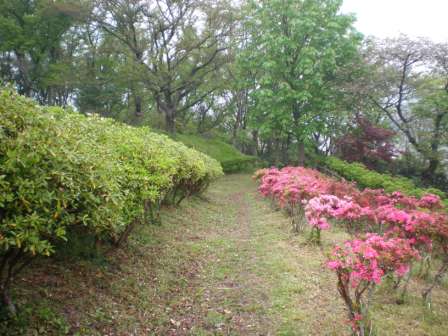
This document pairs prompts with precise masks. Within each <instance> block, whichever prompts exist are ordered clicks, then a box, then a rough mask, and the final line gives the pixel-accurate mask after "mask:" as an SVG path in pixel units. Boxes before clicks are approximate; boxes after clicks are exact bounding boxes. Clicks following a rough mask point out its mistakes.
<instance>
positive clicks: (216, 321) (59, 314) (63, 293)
mask: <svg viewBox="0 0 448 336" xmlns="http://www.w3.org/2000/svg"><path fill="white" fill-rule="evenodd" d="M255 190H256V185H255V183H254V182H252V181H251V180H250V177H249V176H248V175H231V176H226V177H224V178H223V179H221V180H220V181H219V182H217V183H216V184H214V185H213V186H212V187H211V189H210V190H209V191H208V192H207V193H206V194H205V196H204V197H203V198H193V199H190V200H187V201H186V202H185V203H184V204H183V205H182V206H181V207H180V208H178V209H174V208H167V209H165V210H164V211H163V223H164V224H163V226H162V227H155V226H148V227H145V228H142V229H141V230H140V231H139V232H138V234H136V235H134V239H133V240H132V241H131V243H130V246H129V247H128V248H126V249H124V250H120V251H118V252H116V254H114V255H112V256H109V257H108V258H107V259H105V260H95V261H91V262H85V261H84V262H72V263H67V262H60V263H56V264H55V263H53V264H51V265H50V264H48V265H46V267H45V268H44V269H43V270H41V271H38V272H37V273H32V272H29V273H28V274H26V275H25V276H24V278H23V280H22V285H25V288H24V289H22V290H21V292H22V295H23V294H27V295H28V299H27V301H23V302H22V304H21V307H22V315H23V316H25V317H26V316H28V317H29V320H28V321H26V319H25V318H22V321H19V322H22V324H23V325H24V327H23V328H22V330H20V329H19V327H18V325H19V323H16V325H15V326H14V328H12V326H11V325H10V326H9V327H10V329H9V332H7V333H6V332H5V329H3V330H1V329H0V334H2V332H3V333H6V334H7V335H35V334H40V335H45V334H47V335H63V334H64V333H70V334H77V335H198V336H199V335H344V334H347V327H346V325H345V324H344V323H343V320H344V318H345V315H344V306H343V304H342V301H341V300H340V298H339V296H338V293H337V291H336V287H335V276H334V274H333V273H331V272H330V271H328V270H326V269H325V268H324V267H323V266H322V265H323V262H324V260H325V259H324V257H323V255H322V253H321V252H320V250H319V248H317V247H315V246H310V245H307V244H306V243H305V239H304V238H303V237H297V236H294V235H292V234H291V233H290V231H289V220H288V219H287V218H286V217H285V216H284V215H283V214H282V213H281V212H279V211H273V210H272V209H271V208H270V206H269V204H268V203H267V202H266V201H265V200H262V199H260V198H259V197H258V196H257V194H256V191H255ZM345 238H346V236H345V234H343V233H341V232H339V231H337V230H336V231H332V232H325V233H324V234H323V240H324V242H325V243H324V247H323V249H324V250H326V249H328V248H329V245H330V244H331V243H332V242H336V241H341V240H343V239H345ZM42 263H43V264H45V263H46V262H45V261H42ZM98 264H99V265H100V268H98ZM419 287H421V284H420V283H418V282H413V283H412V285H411V288H412V289H413V291H412V293H411V296H410V299H409V302H408V303H406V304H404V305H396V304H395V303H394V300H393V295H391V294H390V291H389V290H388V288H387V286H383V288H381V290H380V291H379V293H377V296H376V302H377V304H376V305H375V307H374V311H373V316H374V320H375V324H376V326H377V328H378V330H379V332H378V334H379V335H398V334H399V335H446V330H447V328H448V293H447V291H446V288H445V289H444V290H441V289H437V290H435V293H434V308H433V309H434V310H433V311H432V312H430V311H428V310H426V309H425V308H424V307H423V306H422V305H421V303H420V301H419V299H418V291H417V289H418V288H419ZM22 297H23V296H22ZM31 309H33V310H32V311H33V313H31ZM29 324H31V325H32V327H29V326H28V327H25V325H29ZM14 330H16V332H15V331H14Z"/></svg>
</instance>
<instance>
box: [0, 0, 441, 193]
mask: <svg viewBox="0 0 448 336" xmlns="http://www.w3.org/2000/svg"><path fill="white" fill-rule="evenodd" d="M341 4H342V0H269V1H267V0H245V1H231V0H205V1H204V0H184V1H178V0H77V1H75V0H54V1H49V0H15V1H6V0H0V78H1V81H2V82H3V83H4V84H10V85H13V86H14V87H15V88H16V89H17V91H18V92H19V93H21V94H23V95H26V96H29V97H33V98H34V99H36V100H37V101H38V102H39V103H41V104H47V105H60V106H72V107H73V108H75V109H77V110H79V111H80V112H82V113H86V114H87V113H97V114H100V115H102V116H106V117H112V118H115V119H118V120H121V121H124V122H127V123H130V124H134V125H149V126H151V127H153V128H160V129H165V130H166V131H167V132H169V133H175V132H195V133H201V134H205V133H209V132H217V133H219V134H224V135H225V136H226V137H227V138H228V140H229V141H231V142H232V143H233V144H234V145H236V146H237V147H239V148H240V149H241V150H242V151H244V152H246V153H249V154H256V155H258V156H260V157H261V158H263V159H264V160H265V161H266V162H268V163H269V164H278V165H285V164H288V163H304V162H305V160H306V159H308V160H310V158H312V157H313V156H314V155H321V154H324V155H328V154H337V155H339V156H341V157H343V158H345V159H347V160H349V161H361V162H364V163H366V164H367V165H368V166H369V167H371V168H374V169H377V170H383V171H384V170H387V171H392V172H398V173H402V174H405V175H408V176H413V177H416V176H417V177H419V178H421V181H422V183H424V184H437V185H439V187H440V184H448V183H447V182H446V178H445V176H446V172H445V169H446V168H445V162H444V159H445V158H446V147H447V143H448V43H436V42H433V41H429V40H422V39H410V38H408V37H406V36H400V37H397V38H394V39H386V40H379V39H374V38H364V37H363V36H362V35H361V34H360V33H359V32H357V31H356V30H355V29H354V28H353V22H354V20H355V18H354V17H353V16H351V15H345V14H342V13H341V11H340V9H341ZM445 188H446V186H445Z"/></svg>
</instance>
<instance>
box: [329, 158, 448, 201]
mask: <svg viewBox="0 0 448 336" xmlns="http://www.w3.org/2000/svg"><path fill="white" fill-rule="evenodd" d="M324 164H325V165H326V166H327V167H328V168H329V169H331V170H332V171H335V172H336V173H338V174H339V175H341V176H343V177H344V178H346V179H347V180H349V181H355V182H356V183H357V184H358V185H359V187H361V188H370V189H384V190H385V191H386V192H394V191H401V192H403V193H404V194H406V195H409V196H416V197H422V196H424V195H425V194H435V195H438V196H440V197H441V198H443V199H446V194H445V193H444V192H443V191H441V190H439V189H436V188H425V189H423V188H417V187H416V186H415V184H414V183H413V182H412V180H410V179H408V178H406V177H399V176H392V175H389V174H380V173H377V172H375V171H372V170H369V169H367V168H366V167H365V166H364V165H363V164H361V163H348V162H345V161H342V160H340V159H337V158H335V157H329V158H327V159H326V160H325V162H324Z"/></svg>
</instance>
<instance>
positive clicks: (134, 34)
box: [94, 0, 232, 132]
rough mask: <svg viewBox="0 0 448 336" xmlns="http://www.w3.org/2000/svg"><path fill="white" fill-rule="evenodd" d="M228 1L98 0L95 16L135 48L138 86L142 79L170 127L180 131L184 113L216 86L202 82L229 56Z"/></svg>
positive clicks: (117, 36)
mask: <svg viewBox="0 0 448 336" xmlns="http://www.w3.org/2000/svg"><path fill="white" fill-rule="evenodd" d="M228 6H229V4H228V3H227V2H219V1H218V2H214V3H204V2H202V1H196V0H187V1H173V0H155V1H141V0H113V1H110V0H107V1H106V0H98V1H97V7H96V8H95V10H94V14H95V19H96V20H97V21H98V22H99V24H100V25H101V27H102V28H103V29H104V30H105V31H106V32H108V33H109V34H111V35H112V36H114V37H116V38H117V40H118V41H120V42H121V43H123V44H124V45H126V46H127V47H128V48H129V50H130V51H131V52H132V54H133V56H134V60H135V64H136V67H138V72H139V73H140V74H141V82H140V81H137V83H136V88H135V90H138V88H137V86H138V85H142V84H143V85H144V86H145V88H146V89H148V90H149V91H150V92H151V94H152V95H153V97H154V100H155V101H156V104H157V108H158V110H159V112H161V113H163V115H164V116H165V121H166V129H167V130H168V131H169V132H175V130H176V119H177V117H178V116H179V114H181V113H182V112H184V111H185V110H188V109H190V108H191V107H193V106H195V105H196V104H198V103H199V102H201V101H202V100H203V99H204V98H205V97H206V96H207V95H208V94H210V93H211V92H213V91H214V90H215V87H214V86H213V85H210V86H208V88H207V89H206V90H203V89H202V88H203V84H204V82H206V78H207V77H208V76H210V74H211V73H213V72H214V71H216V70H217V69H218V68H219V67H220V66H221V64H222V63H223V62H225V61H226V58H225V57H224V55H223V53H224V51H225V50H226V48H227V41H226V37H227V35H228V33H229V30H230V29H231V23H232V20H231V16H232V14H231V11H230V10H229V8H231V7H228ZM135 101H136V104H138V103H139V99H137V98H136V99H135ZM138 111H139V108H138V107H136V113H137V112H138Z"/></svg>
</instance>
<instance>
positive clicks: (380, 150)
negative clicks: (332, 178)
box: [336, 116, 397, 169]
mask: <svg viewBox="0 0 448 336" xmlns="http://www.w3.org/2000/svg"><path fill="white" fill-rule="evenodd" d="M394 135H395V132H393V131H391V130H388V129H386V128H382V127H380V126H376V125H374V124H373V123H372V122H370V121H369V120H368V119H367V118H365V117H363V116H357V117H356V126H355V127H354V128H353V130H352V131H351V132H350V133H348V134H346V135H344V136H342V137H341V138H339V139H338V140H337V142H336V149H337V153H338V154H339V156H340V157H341V158H342V159H344V160H346V161H349V162H355V161H356V162H362V163H363V164H365V165H366V166H367V167H369V168H371V169H378V167H379V165H380V163H381V162H390V161H392V159H393V158H394V156H395V155H396V153H397V150H396V148H395V146H394V144H393V143H392V138H393V136H394Z"/></svg>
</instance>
